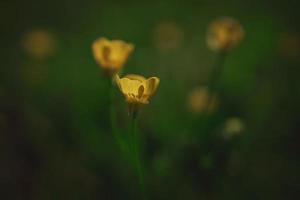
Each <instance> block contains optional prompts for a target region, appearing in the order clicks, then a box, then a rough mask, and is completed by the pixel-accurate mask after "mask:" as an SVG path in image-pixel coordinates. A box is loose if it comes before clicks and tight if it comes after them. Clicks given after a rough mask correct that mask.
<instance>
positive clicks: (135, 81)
mask: <svg viewBox="0 0 300 200" xmlns="http://www.w3.org/2000/svg"><path fill="white" fill-rule="evenodd" d="M115 81H116V83H117V85H118V87H119V89H120V91H121V92H122V93H123V95H124V96H125V99H126V102H127V103H128V105H129V112H130V113H133V112H135V111H136V110H137V109H138V108H139V107H140V106H141V105H145V104H148V103H149V99H150V97H151V96H152V95H153V94H154V93H155V91H156V89H157V87H158V85H159V79H158V78H157V77H150V78H148V79H146V78H145V77H143V76H140V75H135V74H129V75H127V76H125V77H123V78H120V77H119V75H116V78H115Z"/></svg>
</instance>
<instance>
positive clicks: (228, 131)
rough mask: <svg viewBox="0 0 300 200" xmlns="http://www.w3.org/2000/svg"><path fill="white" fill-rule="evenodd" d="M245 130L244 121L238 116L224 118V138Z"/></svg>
mask: <svg viewBox="0 0 300 200" xmlns="http://www.w3.org/2000/svg"><path fill="white" fill-rule="evenodd" d="M244 130H245V124H244V122H243V121H242V120H241V119H240V118H238V117H231V118H229V119H227V120H226V122H225V126H224V136H225V137H226V138H230V137H233V136H235V135H239V134H241V133H242V132H243V131H244Z"/></svg>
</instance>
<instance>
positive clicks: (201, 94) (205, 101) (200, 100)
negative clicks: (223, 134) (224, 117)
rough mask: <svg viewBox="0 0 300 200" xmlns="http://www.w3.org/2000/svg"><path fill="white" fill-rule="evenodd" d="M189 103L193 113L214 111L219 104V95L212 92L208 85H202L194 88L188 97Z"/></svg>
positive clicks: (210, 112)
mask: <svg viewBox="0 0 300 200" xmlns="http://www.w3.org/2000/svg"><path fill="white" fill-rule="evenodd" d="M187 105H188V108H189V110H190V111H191V112H192V113H195V114H197V113H208V114H212V113H214V112H215V111H216V110H217V108H218V106H219V100H218V98H217V95H216V94H215V93H214V94H212V92H211V91H209V90H208V88H207V87H204V86H201V87H197V88H195V89H193V90H192V91H191V92H190V94H189V95H188V98H187Z"/></svg>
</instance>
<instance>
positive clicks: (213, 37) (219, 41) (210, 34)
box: [206, 17, 244, 52]
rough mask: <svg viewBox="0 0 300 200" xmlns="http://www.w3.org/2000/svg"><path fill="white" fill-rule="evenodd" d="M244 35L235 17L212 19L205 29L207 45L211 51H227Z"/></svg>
mask: <svg viewBox="0 0 300 200" xmlns="http://www.w3.org/2000/svg"><path fill="white" fill-rule="evenodd" d="M243 37H244V29H243V27H242V26H241V25H240V23H239V22H238V21H236V20H235V19H232V18H229V17H224V18H220V19H216V20H215V21H213V22H212V23H211V24H210V25H209V27H208V31H207V37H206V40H207V45H208V47H209V48H210V49H211V50H213V51H218V52H219V51H228V50H230V49H231V48H233V47H235V46H236V45H238V44H239V43H240V42H241V40H242V39H243Z"/></svg>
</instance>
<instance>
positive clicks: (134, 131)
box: [131, 115, 146, 200]
mask: <svg viewBox="0 0 300 200" xmlns="http://www.w3.org/2000/svg"><path fill="white" fill-rule="evenodd" d="M131 138H132V140H131V141H132V142H131V147H132V150H133V156H134V163H135V166H136V170H137V174H138V178H139V185H140V190H141V195H142V198H143V199H144V200H146V192H145V184H144V172H143V169H142V165H141V161H140V159H139V148H138V137H137V116H136V115H132V116H131Z"/></svg>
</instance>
